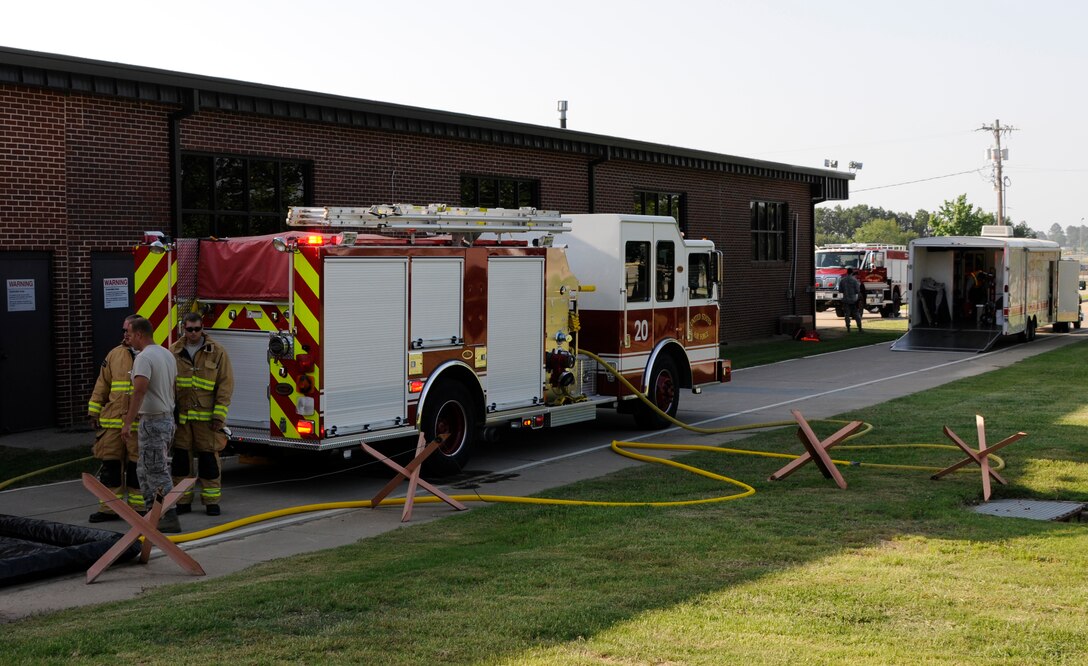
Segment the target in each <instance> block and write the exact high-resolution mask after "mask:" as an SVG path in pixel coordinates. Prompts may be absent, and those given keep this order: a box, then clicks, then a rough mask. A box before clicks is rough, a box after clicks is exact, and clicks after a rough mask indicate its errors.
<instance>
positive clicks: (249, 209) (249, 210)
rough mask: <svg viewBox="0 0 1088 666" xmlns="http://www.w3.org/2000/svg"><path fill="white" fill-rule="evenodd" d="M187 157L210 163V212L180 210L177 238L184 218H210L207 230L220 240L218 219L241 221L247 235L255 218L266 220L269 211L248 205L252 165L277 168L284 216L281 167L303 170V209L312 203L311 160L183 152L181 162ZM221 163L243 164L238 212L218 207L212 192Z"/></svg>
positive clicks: (277, 191) (192, 151)
mask: <svg viewBox="0 0 1088 666" xmlns="http://www.w3.org/2000/svg"><path fill="white" fill-rule="evenodd" d="M186 157H201V158H207V159H208V160H210V161H211V171H210V173H209V176H210V180H209V182H208V184H207V187H208V192H207V195H208V198H209V200H210V201H211V208H209V209H205V208H189V207H184V206H182V208H181V209H180V211H179V212H180V214H181V218H182V219H181V220H179V221H178V233H179V234H180V233H181V231H182V229H183V228H184V222H183V220H184V218H185V216H187V215H207V216H209V217H210V218H211V228H210V229H209V230H208V232H209V235H211V236H219V235H220V233H219V219H220V218H221V217H244V218H245V222H246V223H245V228H246V232H247V234H248V232H250V231H252V229H253V224H252V221H253V218H255V217H267V216H268V215H270V214H274V213H270V212H269V211H255V210H253V204H252V202H251V201H250V193H249V182H250V171H251V168H252V167H251V165H252V163H253V162H272V163H274V164H275V165H276V195H275V196H276V201H277V202H278V205H279V206H280V207H281V208H282V209H283V214H284V215H286V212H287V205H286V204H285V199H284V197H285V187H284V182H283V165H284V164H296V165H299V166H300V167H301V170H302V188H303V200H304V203H305V204H306V205H311V204H312V203H313V173H314V163H313V160H302V159H293V158H289V157H274V156H266V155H245V154H237V153H218V152H209V151H203V150H183V151H182V152H181V159H182V161H184V160H185V158H186ZM220 159H236V160H241V161H242V163H243V170H242V197H243V207H242V209H241V210H227V209H225V208H220V207H219V200H218V195H217V192H216V188H215V182H216V170H217V161H218V160H220Z"/></svg>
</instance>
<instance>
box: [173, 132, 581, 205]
mask: <svg viewBox="0 0 1088 666" xmlns="http://www.w3.org/2000/svg"><path fill="white" fill-rule="evenodd" d="M182 145H183V149H184V150H194V151H206V152H224V153H235V154H241V155H258V156H263V157H281V158H294V159H304V160H312V161H313V163H314V203H315V204H316V205H321V206H348V205H351V206H360V205H370V204H379V203H454V204H456V203H458V202H459V201H460V198H461V189H460V175H461V174H462V173H471V174H481V175H490V174H494V175H501V176H513V177H524V178H533V179H537V180H539V181H540V196H541V204H542V207H544V208H548V209H553V210H561V211H563V212H565V213H566V212H572V213H573V212H584V211H585V210H587V208H588V201H587V199H586V174H587V173H588V172H587V169H586V163H587V160H586V158H584V157H577V156H569V155H560V154H556V153H549V152H545V151H540V150H530V149H522V148H511V147H503V146H492V145H488V144H483V143H473V142H467V141H454V140H450V139H443V138H432V137H424V136H417V135H409V134H395V133H390V132H377V131H373V130H359V129H351V128H345V127H339V126H335V125H324V124H319V123H304V122H294V121H286V120H276V119H268V118H257V117H254V116H247V115H242V114H229V113H200V114H197V115H195V116H193V117H190V118H187V119H186V120H184V121H183V122H182Z"/></svg>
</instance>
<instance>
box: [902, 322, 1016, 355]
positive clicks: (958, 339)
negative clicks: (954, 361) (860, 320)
mask: <svg viewBox="0 0 1088 666" xmlns="http://www.w3.org/2000/svg"><path fill="white" fill-rule="evenodd" d="M1000 338H1001V331H997V330H993V331H991V330H964V329H949V328H912V329H911V330H909V331H907V334H906V335H904V336H903V337H901V338H899V339H898V340H896V341H895V342H894V343H892V351H953V352H975V353H981V352H984V351H989V350H990V348H991V347H993V346H994V345H995V344H997V341H998V340H999V339H1000Z"/></svg>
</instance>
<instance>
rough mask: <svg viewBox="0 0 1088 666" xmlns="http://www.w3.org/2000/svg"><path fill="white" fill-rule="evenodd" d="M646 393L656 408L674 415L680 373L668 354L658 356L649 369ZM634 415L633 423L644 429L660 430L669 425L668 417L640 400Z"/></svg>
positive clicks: (678, 392)
mask: <svg viewBox="0 0 1088 666" xmlns="http://www.w3.org/2000/svg"><path fill="white" fill-rule="evenodd" d="M646 395H647V397H648V398H650V400H651V401H652V402H653V403H654V404H655V405H657V408H658V409H660V410H661V411H663V412H665V413H666V414H668V415H669V416H672V417H674V418H675V417H676V411H677V409H679V408H680V373H679V372H678V371H677V370H676V363H674V362H673V360H672V359H671V358H669V357H668V356H662V357H661V358H659V359H658V360H657V363H655V364H654V367H653V370H651V371H650V382H649V390H648V391H647V394H646ZM634 415H635V423H636V424H638V427H640V428H642V429H644V430H660V429H661V428H664V427H666V426H668V425H669V421H668V419H666V418H664V417H663V416H661V415H660V414H658V413H657V412H655V411H654V410H652V409H650V408H649V406H647V405H646V403H643V402H641V401H640V402H639V405H638V407H637V408H636V409H635V411H634Z"/></svg>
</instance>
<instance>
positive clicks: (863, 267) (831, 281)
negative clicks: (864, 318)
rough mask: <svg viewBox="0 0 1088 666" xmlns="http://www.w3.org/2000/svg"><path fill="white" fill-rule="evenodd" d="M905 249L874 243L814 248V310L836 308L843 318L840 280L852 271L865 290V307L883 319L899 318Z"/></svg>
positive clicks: (905, 268)
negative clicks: (849, 269)
mask: <svg viewBox="0 0 1088 666" xmlns="http://www.w3.org/2000/svg"><path fill="white" fill-rule="evenodd" d="M907 257H908V254H907V248H906V246H904V245H881V244H874V243H841V244H829V245H823V246H820V247H818V248H816V311H817V312H823V311H825V310H827V309H828V308H835V314H837V315H838V316H840V317H842V316H843V315H844V312H843V308H842V294H841V293H839V280H840V279H842V277H843V276H844V275H846V269H847V268H853V269H854V271H855V273H856V276H857V278H858V280H860V281H861V285H862V287H864V288H865V308H866V309H867V310H869V312H872V313H874V314H875V313H878V312H879V313H880V316H882V317H897V316H899V308H900V307H901V306H902V304H903V297H904V295H905V294H906V293H907V287H906V282H907Z"/></svg>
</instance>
